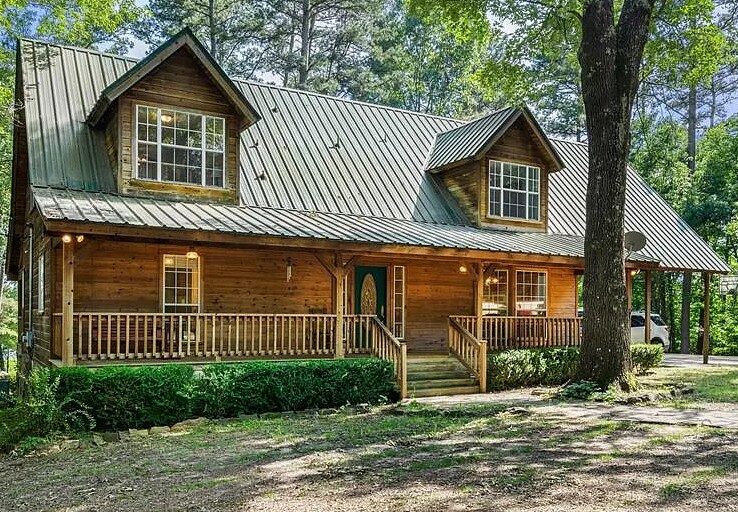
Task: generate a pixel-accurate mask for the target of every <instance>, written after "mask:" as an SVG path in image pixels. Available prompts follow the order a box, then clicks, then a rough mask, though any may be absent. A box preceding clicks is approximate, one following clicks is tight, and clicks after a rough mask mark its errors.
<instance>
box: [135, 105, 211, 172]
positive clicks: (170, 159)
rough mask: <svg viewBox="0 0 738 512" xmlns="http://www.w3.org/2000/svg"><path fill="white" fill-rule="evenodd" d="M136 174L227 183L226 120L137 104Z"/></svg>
mask: <svg viewBox="0 0 738 512" xmlns="http://www.w3.org/2000/svg"><path fill="white" fill-rule="evenodd" d="M136 121H137V122H136V144H135V150H136V155H135V156H136V160H135V161H136V177H137V178H139V179H146V180H157V181H167V182H173V183H184V184H187V185H200V186H205V187H223V186H225V119H223V118H222V117H214V116H207V115H202V114H197V113H193V112H185V111H180V110H174V109H168V108H159V107H151V106H147V105H137V106H136Z"/></svg>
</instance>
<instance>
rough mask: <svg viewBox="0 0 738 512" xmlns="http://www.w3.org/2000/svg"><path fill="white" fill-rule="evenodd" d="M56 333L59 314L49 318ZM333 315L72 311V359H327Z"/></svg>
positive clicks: (331, 346)
mask: <svg viewBox="0 0 738 512" xmlns="http://www.w3.org/2000/svg"><path fill="white" fill-rule="evenodd" d="M55 324H56V326H58V327H56V328H57V332H59V333H60V329H61V314H57V315H55ZM335 331H336V317H335V315H271V314H270V315H259V314H253V315H251V314H249V315H246V314H224V313H199V314H170V313H74V315H73V345H74V357H75V359H77V360H81V361H87V360H103V359H177V358H188V357H193V358H197V357H215V358H218V357H275V356H305V355H311V356H320V355H323V356H330V355H333V354H334V353H335V348H336V342H335V340H336V336H335Z"/></svg>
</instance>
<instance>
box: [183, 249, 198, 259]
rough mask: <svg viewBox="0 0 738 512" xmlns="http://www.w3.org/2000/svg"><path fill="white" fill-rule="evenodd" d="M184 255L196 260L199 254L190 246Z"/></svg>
mask: <svg viewBox="0 0 738 512" xmlns="http://www.w3.org/2000/svg"><path fill="white" fill-rule="evenodd" d="M186 256H187V259H188V260H196V259H197V257H198V256H199V255H198V254H197V251H196V250H195V248H194V247H192V246H190V249H189V250H188V251H187V254H186Z"/></svg>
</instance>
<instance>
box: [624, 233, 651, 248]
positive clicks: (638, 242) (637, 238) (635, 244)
mask: <svg viewBox="0 0 738 512" xmlns="http://www.w3.org/2000/svg"><path fill="white" fill-rule="evenodd" d="M644 247H646V235H644V234H643V233H641V232H640V231H628V232H627V233H625V250H626V251H628V252H636V251H640V250H641V249H643V248H644Z"/></svg>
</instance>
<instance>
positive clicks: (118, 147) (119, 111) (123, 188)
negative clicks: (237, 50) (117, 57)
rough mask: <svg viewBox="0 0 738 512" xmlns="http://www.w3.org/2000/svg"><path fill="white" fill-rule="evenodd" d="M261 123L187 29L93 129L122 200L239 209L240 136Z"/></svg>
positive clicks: (134, 78) (99, 110) (113, 88)
mask: <svg viewBox="0 0 738 512" xmlns="http://www.w3.org/2000/svg"><path fill="white" fill-rule="evenodd" d="M258 120H259V115H258V114H257V113H256V111H255V110H254V109H253V107H252V106H251V105H250V104H249V103H248V101H247V100H246V99H245V98H244V96H243V94H242V93H241V91H240V90H239V89H238V87H237V86H236V84H235V83H233V82H232V81H231V79H230V78H229V77H228V76H227V75H226V74H225V72H224V71H223V70H222V69H221V68H220V67H219V66H218V64H217V63H215V61H214V60H213V59H212V57H211V56H210V54H209V53H208V52H207V50H205V49H204V48H203V47H202V45H201V44H200V43H199V42H198V41H197V39H196V38H195V37H194V35H193V34H192V33H191V32H190V31H189V30H188V29H185V30H183V31H182V32H180V33H179V34H177V35H175V36H173V37H172V38H171V39H170V40H168V41H167V42H165V43H164V44H163V45H162V46H160V47H159V48H157V49H156V50H155V51H153V52H152V53H151V54H150V55H149V56H147V57H146V58H144V59H143V60H141V61H140V62H138V63H137V64H136V65H135V66H133V67H132V68H131V69H130V70H128V71H127V72H126V73H125V74H123V75H122V76H121V77H120V78H118V79H117V80H116V81H115V82H113V83H112V84H111V85H109V86H108V87H106V88H105V90H104V91H103V92H102V94H101V96H100V98H99V99H98V101H97V103H96V104H95V107H94V108H93V110H92V112H91V113H90V115H89V116H88V119H87V122H88V123H89V124H90V125H92V126H93V127H94V128H95V129H96V130H98V131H100V132H102V133H104V137H105V146H106V149H107V153H108V157H109V159H110V163H111V167H112V169H113V173H114V175H115V181H116V182H117V189H118V191H119V192H120V193H123V194H136V195H149V196H157V197H172V198H176V199H191V200H202V201H208V202H222V203H230V204H238V202H239V179H240V171H239V147H240V134H241V131H243V130H244V129H246V128H247V127H248V126H250V125H251V124H253V123H255V122H256V121H258Z"/></svg>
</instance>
